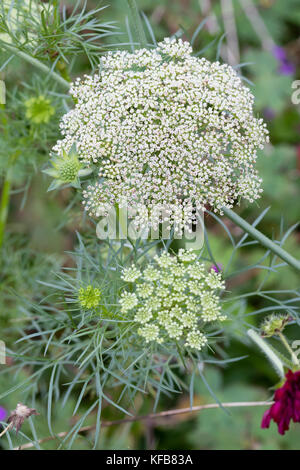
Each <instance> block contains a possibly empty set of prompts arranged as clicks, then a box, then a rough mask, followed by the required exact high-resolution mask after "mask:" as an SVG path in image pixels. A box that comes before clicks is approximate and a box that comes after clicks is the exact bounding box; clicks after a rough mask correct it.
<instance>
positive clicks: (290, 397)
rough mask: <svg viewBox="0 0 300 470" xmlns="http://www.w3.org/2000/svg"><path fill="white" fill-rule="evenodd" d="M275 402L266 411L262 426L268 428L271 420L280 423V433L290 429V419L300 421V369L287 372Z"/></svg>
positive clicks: (295, 421)
mask: <svg viewBox="0 0 300 470" xmlns="http://www.w3.org/2000/svg"><path fill="white" fill-rule="evenodd" d="M274 400H275V403H274V404H273V405H272V406H271V408H270V409H269V410H267V411H266V412H265V413H264V416H263V419H262V423H261V427H262V428H263V429H264V428H268V427H269V426H270V422H271V420H273V421H274V422H275V423H277V425H278V432H279V434H284V433H285V431H288V430H289V427H290V421H292V420H293V421H294V423H300V370H298V371H297V372H292V371H291V370H289V371H288V372H287V374H286V381H285V383H284V385H283V386H282V387H281V388H278V389H277V390H276V392H275V396H274Z"/></svg>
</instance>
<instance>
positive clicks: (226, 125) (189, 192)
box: [54, 39, 268, 231]
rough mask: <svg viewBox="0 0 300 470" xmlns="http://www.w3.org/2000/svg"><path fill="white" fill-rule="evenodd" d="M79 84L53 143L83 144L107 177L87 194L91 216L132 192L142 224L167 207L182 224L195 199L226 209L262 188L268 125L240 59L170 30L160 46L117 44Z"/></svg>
mask: <svg viewBox="0 0 300 470" xmlns="http://www.w3.org/2000/svg"><path fill="white" fill-rule="evenodd" d="M70 93H71V95H72V96H73V98H74V100H75V101H76V104H75V107H74V109H72V110H71V111H69V112H68V113H67V114H66V115H64V116H63V118H62V121H61V132H62V134H63V138H62V139H61V140H60V141H58V142H57V144H56V146H55V147H54V151H55V152H56V153H58V154H62V151H63V150H65V151H67V152H68V150H69V149H70V148H71V146H72V145H73V144H74V143H76V146H77V151H78V156H79V159H80V161H81V162H82V164H84V165H85V166H87V167H89V166H94V167H95V168H96V169H97V171H98V176H99V181H98V182H93V183H92V184H90V185H89V186H88V187H87V188H86V190H85V191H84V193H83V196H84V205H85V208H86V210H87V212H88V213H90V214H91V215H94V216H98V215H99V214H100V212H101V210H102V208H103V205H105V204H122V203H123V201H124V199H126V200H127V203H128V206H129V207H133V208H136V209H137V210H138V213H137V215H136V217H135V222H136V223H137V224H138V225H140V226H145V225H149V224H150V225H151V226H153V227H157V225H158V224H159V222H161V221H162V220H164V217H165V216H162V215H161V213H160V209H158V208H160V207H163V208H164V209H165V213H166V214H167V215H168V216H169V220H170V226H171V225H172V224H173V225H174V226H175V227H176V230H177V231H180V230H182V229H183V228H184V227H185V226H186V225H187V224H188V223H189V222H190V221H191V219H192V217H193V207H196V208H197V209H198V210H200V209H204V208H205V206H207V205H208V206H209V207H212V209H213V210H214V211H215V212H222V208H223V207H227V208H230V207H232V206H233V205H234V203H235V201H236V200H238V199H239V198H241V197H243V198H245V199H247V200H248V201H254V200H255V199H257V198H259V197H260V193H261V191H262V190H261V188H260V186H261V179H260V177H259V175H258V173H257V170H256V168H255V162H256V158H257V150H258V149H261V148H263V146H264V144H265V143H266V142H267V141H268V132H267V129H266V125H265V124H264V122H263V120H262V119H258V118H256V117H255V115H254V113H253V102H254V97H253V95H252V94H251V92H250V91H249V89H248V88H247V87H246V86H245V85H244V84H243V83H242V80H241V78H240V77H239V75H238V74H237V72H236V71H235V70H234V69H233V68H232V67H231V66H229V65H226V64H220V63H219V62H214V63H211V62H209V61H207V60H206V59H204V58H197V57H195V56H193V55H192V49H191V47H190V45H189V44H188V43H187V42H184V41H182V40H181V39H165V40H164V41H163V42H162V43H160V44H158V46H157V48H155V49H152V50H146V49H139V50H137V51H135V52H133V53H132V52H127V51H117V52H115V53H112V52H110V53H108V54H107V56H106V57H104V58H103V59H102V61H101V67H100V69H99V73H96V74H95V75H93V76H85V77H84V78H83V79H77V80H76V81H75V83H73V84H72V85H71V89H70ZM150 212H151V217H150V221H149V219H148V216H149V213H150Z"/></svg>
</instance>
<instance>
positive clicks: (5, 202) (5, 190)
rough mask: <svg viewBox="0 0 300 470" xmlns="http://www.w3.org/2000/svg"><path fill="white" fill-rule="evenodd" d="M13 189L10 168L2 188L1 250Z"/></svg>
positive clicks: (0, 208)
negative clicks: (11, 190) (11, 188)
mask: <svg viewBox="0 0 300 470" xmlns="http://www.w3.org/2000/svg"><path fill="white" fill-rule="evenodd" d="M10 187H11V169H10V168H9V169H8V171H7V173H6V177H5V179H4V183H3V186H2V194H1V202H0V248H1V247H2V244H3V239H4V232H5V227H6V222H7V214H8V206H9V200H10Z"/></svg>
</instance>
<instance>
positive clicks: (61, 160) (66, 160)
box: [44, 145, 92, 191]
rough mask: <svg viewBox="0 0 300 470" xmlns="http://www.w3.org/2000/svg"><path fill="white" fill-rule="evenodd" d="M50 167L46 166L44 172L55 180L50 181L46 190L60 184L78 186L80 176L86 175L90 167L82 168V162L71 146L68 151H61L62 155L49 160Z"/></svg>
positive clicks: (74, 148) (89, 171)
mask: <svg viewBox="0 0 300 470" xmlns="http://www.w3.org/2000/svg"><path fill="white" fill-rule="evenodd" d="M51 164H52V168H47V169H46V170H44V173H47V175H50V176H52V177H53V178H55V180H54V181H53V182H52V183H51V185H50V186H49V188H48V191H51V190H53V189H56V188H58V187H59V186H62V185H68V186H72V187H74V188H79V187H80V180H79V177H80V176H85V175H88V174H90V173H91V172H92V170H91V169H83V168H82V164H81V163H80V161H79V160H78V156H77V152H76V147H75V145H74V146H72V148H71V150H70V152H69V153H66V152H65V151H62V155H61V156H59V157H54V158H52V160H51Z"/></svg>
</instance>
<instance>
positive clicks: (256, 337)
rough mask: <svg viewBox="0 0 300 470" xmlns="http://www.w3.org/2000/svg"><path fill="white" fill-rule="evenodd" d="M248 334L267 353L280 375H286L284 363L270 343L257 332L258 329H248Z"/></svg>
mask: <svg viewBox="0 0 300 470" xmlns="http://www.w3.org/2000/svg"><path fill="white" fill-rule="evenodd" d="M247 334H248V336H249V337H250V338H251V339H252V341H254V343H255V344H256V345H257V346H258V347H259V348H260V349H261V350H262V351H263V352H264V353H265V355H266V356H267V358H268V359H269V361H270V362H271V364H272V365H273V367H274V369H275V370H276V372H277V373H278V375H279V377H281V378H283V377H284V369H283V363H282V362H281V360H280V359H279V357H278V356H277V355H276V354H275V353H274V351H273V350H272V349H271V348H270V347H269V345H268V344H267V343H266V342H265V341H264V340H263V339H262V338H261V337H260V336H259V334H257V333H256V331H254V330H252V329H250V330H248V331H247Z"/></svg>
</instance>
